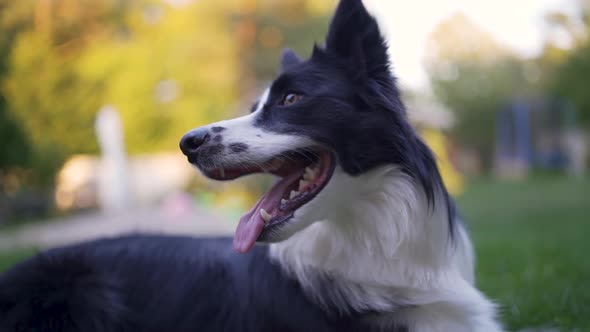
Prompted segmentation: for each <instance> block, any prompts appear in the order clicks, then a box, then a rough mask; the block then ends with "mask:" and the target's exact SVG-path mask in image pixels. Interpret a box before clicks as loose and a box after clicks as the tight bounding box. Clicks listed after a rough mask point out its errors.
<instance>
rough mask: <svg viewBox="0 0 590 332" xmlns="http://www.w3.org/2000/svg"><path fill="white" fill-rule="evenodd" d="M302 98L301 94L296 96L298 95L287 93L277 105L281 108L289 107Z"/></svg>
mask: <svg viewBox="0 0 590 332" xmlns="http://www.w3.org/2000/svg"><path fill="white" fill-rule="evenodd" d="M302 98H303V95H302V94H298V93H293V92H291V93H287V94H286V95H285V97H283V100H281V102H280V103H279V105H281V106H291V105H293V104H295V103H297V102H298V101H300V100H301V99H302Z"/></svg>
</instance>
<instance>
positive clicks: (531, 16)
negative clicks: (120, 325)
mask: <svg viewBox="0 0 590 332" xmlns="http://www.w3.org/2000/svg"><path fill="white" fill-rule="evenodd" d="M335 4H336V1H334V0H324V1H320V0H231V1H214V0H19V1H15V0H0V270H2V269H5V268H6V267H8V266H9V265H10V264H12V263H14V262H16V261H18V260H20V259H23V258H24V257H27V256H28V255H31V254H32V253H34V252H36V251H37V250H39V249H43V248H47V247H52V246H56V245H62V244H67V243H72V242H76V241H81V240H85V239H89V238H95V237H98V236H105V235H113V234H119V233H124V232H130V231H155V232H165V233H175V234H199V235H210V234H231V233H232V232H233V230H234V226H235V224H236V222H237V219H238V217H239V215H240V214H241V213H242V212H244V211H245V210H247V209H248V208H249V206H250V205H251V204H252V202H254V201H255V200H256V198H257V197H258V194H259V193H260V192H261V190H262V189H263V188H265V187H266V186H267V184H268V179H266V178H264V177H257V176H254V177H251V178H247V179H240V180H238V181H234V182H232V183H212V182H211V181H207V180H205V179H204V178H203V177H202V176H200V175H199V174H198V173H197V172H196V171H195V170H194V169H192V168H191V167H190V166H189V165H188V163H187V162H186V160H185V159H184V158H183V157H182V156H181V153H180V151H179V149H178V141H179V139H180V137H181V136H182V135H183V134H184V133H185V132H186V131H188V130H189V129H191V128H194V127H197V126H200V125H203V124H206V123H209V122H212V121H218V120H221V119H225V118H229V117H233V116H237V115H240V114H245V113H246V112H247V111H248V109H249V106H250V104H251V102H253V101H254V99H255V98H256V96H257V95H258V93H260V92H261V91H262V89H263V88H264V86H265V85H266V84H267V83H268V82H269V80H271V79H272V78H273V76H274V75H276V73H277V68H278V61H279V54H280V50H281V48H283V47H287V46H288V47H291V48H293V49H294V50H296V51H297V52H298V53H299V54H300V55H303V56H308V55H309V54H310V52H311V49H312V46H313V43H314V42H320V43H321V42H322V41H323V37H324V35H325V32H326V30H327V26H328V23H329V19H330V16H331V13H332V10H333V8H334V6H335ZM365 4H366V5H367V7H368V8H369V9H370V11H372V12H373V13H374V14H375V15H376V17H377V18H378V20H379V22H380V24H381V26H382V29H383V33H384V34H385V36H386V37H387V39H388V40H389V44H390V45H391V49H390V53H391V58H392V61H393V67H394V70H395V73H396V75H397V76H398V77H399V82H400V84H401V88H402V90H403V93H404V95H405V101H406V103H407V106H408V110H409V115H410V118H411V120H412V123H413V124H414V125H415V126H416V128H417V129H418V130H419V131H420V133H421V134H422V135H423V137H424V139H425V140H426V141H427V143H428V144H429V145H430V146H431V147H432V148H433V150H434V151H435V153H436V154H437V156H438V160H439V166H440V168H441V170H442V173H443V177H444V180H445V182H446V184H447V186H448V187H449V188H450V191H451V192H452V194H453V195H454V196H455V197H456V199H457V200H458V203H459V206H460V208H461V210H462V212H463V214H464V216H465V218H466V219H467V224H468V226H469V228H470V229H471V232H472V236H473V237H474V241H475V243H476V247H477V251H478V260H479V262H478V279H479V281H478V282H479V285H480V287H481V288H482V290H483V291H484V292H485V293H486V294H488V295H489V296H490V297H492V298H494V299H495V300H497V302H498V304H499V305H500V307H501V312H502V319H503V321H504V322H505V323H506V325H507V327H508V328H509V329H510V330H514V331H516V330H518V331H590V305H589V304H590V287H589V286H588V285H587V281H588V280H590V260H589V259H588V258H587V256H586V253H587V250H588V249H589V246H588V245H586V243H587V242H586V241H587V239H586V235H587V234H590V217H589V215H590V180H589V179H588V177H587V173H588V165H589V162H590V153H589V152H590V129H589V128H590V83H589V79H590V1H588V0H577V1H576V0H519V1H509V0H478V1H469V0H438V1H428V0H414V1H411V2H407V1H402V0H365Z"/></svg>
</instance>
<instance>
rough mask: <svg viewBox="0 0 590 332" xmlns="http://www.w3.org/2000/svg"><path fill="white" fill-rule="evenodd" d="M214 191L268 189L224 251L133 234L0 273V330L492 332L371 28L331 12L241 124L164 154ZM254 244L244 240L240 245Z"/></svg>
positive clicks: (203, 243)
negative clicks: (238, 183) (249, 185)
mask: <svg viewBox="0 0 590 332" xmlns="http://www.w3.org/2000/svg"><path fill="white" fill-rule="evenodd" d="M180 147H181V150H182V152H183V153H184V154H185V155H186V156H187V157H188V160H189V162H190V163H192V164H193V165H195V166H196V167H197V168H198V169H199V170H200V171H201V172H202V173H203V174H204V175H206V176H207V177H209V178H211V179H215V180H231V179H235V178H238V177H241V176H244V175H248V174H252V173H269V174H273V175H275V176H277V177H278V180H277V182H276V184H274V186H273V187H272V188H270V189H269V190H268V192H266V193H265V194H264V195H263V196H262V197H261V198H260V199H259V201H258V202H257V203H256V204H255V206H254V207H253V208H252V209H251V210H250V211H249V212H247V213H246V214H245V215H244V216H243V217H242V218H241V219H240V222H239V224H238V226H237V230H236V233H235V236H234V238H233V245H232V240H231V239H224V238H210V239H196V238H189V237H171V236H156V235H154V236H150V235H134V236H126V237H120V238H114V239H104V240H98V241H95V242H88V243H83V244H79V245H75V246H70V247H65V248H59V249H53V250H49V251H46V252H44V253H41V254H39V255H37V256H36V257H33V258H31V259H29V260H28V261H25V262H23V263H20V264H18V265H16V266H15V267H13V268H12V269H11V270H9V271H7V272H6V273H5V274H4V275H3V276H2V277H0V331H66V332H67V331H82V332H93V331H102V332H110V331H154V332H168V331H277V332H278V331H281V332H282V331H409V332H413V331H418V332H432V331H440V332H462V331H465V332H474V331H484V332H493V331H501V330H502V328H501V326H500V325H499V323H498V322H497V321H496V319H495V307H494V305H493V304H492V303H491V302H490V301H489V300H487V299H486V298H485V297H484V295H482V293H480V292H479V291H478V290H477V289H476V288H475V287H474V280H473V279H474V276H473V269H474V267H473V261H474V258H473V250H472V246H471V244H470V240H469V238H468V235H467V233H466V231H465V229H464V227H463V226H462V225H461V223H460V222H459V221H458V217H457V215H456V213H455V209H454V205H453V202H452V201H451V199H450V198H449V195H448V194H447V191H446V189H445V187H444V185H443V182H442V180H441V177H440V174H439V172H438V170H437V166H436V162H435V158H434V156H433V154H432V152H431V151H430V150H429V149H428V147H427V146H426V145H425V144H424V143H423V142H422V141H421V140H420V138H419V137H418V136H417V135H416V133H415V132H414V130H413V129H412V127H411V126H410V124H409V123H408V121H407V118H406V114H405V110H404V106H403V104H402V102H401V100H400V95H399V92H398V90H397V88H396V84H395V79H394V78H393V77H392V75H391V73H390V68H389V62H388V56H387V47H386V45H385V42H384V40H383V38H382V36H381V34H380V31H379V28H378V25H377V22H376V21H375V19H374V18H373V17H371V16H370V15H369V13H368V12H367V11H366V9H365V8H364V7H363V4H362V2H361V0H341V1H340V4H339V5H338V8H337V10H336V13H335V15H334V17H333V20H332V22H331V24H330V28H329V32H328V35H327V38H326V42H325V45H324V46H321V47H320V46H316V47H314V50H313V53H312V55H311V57H310V58H309V59H306V60H302V59H300V58H299V57H298V56H297V55H295V54H294V53H293V52H292V51H284V52H283V55H282V70H281V73H280V75H279V76H278V77H277V78H276V79H275V80H274V81H273V82H272V84H271V85H270V86H269V88H268V89H267V90H266V91H265V92H264V94H263V95H262V96H261V97H260V99H259V100H258V101H257V102H256V103H255V104H254V106H253V107H252V112H251V113H250V114H249V115H246V116H243V117H239V118H236V119H233V120H227V121H222V122H218V123H214V124H211V125H208V126H204V127H201V128H197V129H194V130H192V131H190V132H189V133H187V134H186V135H185V136H184V137H183V138H182V140H181V142H180ZM256 243H258V244H256Z"/></svg>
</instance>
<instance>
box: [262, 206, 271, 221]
mask: <svg viewBox="0 0 590 332" xmlns="http://www.w3.org/2000/svg"><path fill="white" fill-rule="evenodd" d="M260 216H261V217H262V220H264V223H265V224H266V223H268V222H269V221H270V214H268V212H266V210H265V209H260Z"/></svg>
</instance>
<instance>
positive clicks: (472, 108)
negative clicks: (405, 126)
mask: <svg viewBox="0 0 590 332" xmlns="http://www.w3.org/2000/svg"><path fill="white" fill-rule="evenodd" d="M429 48H430V52H431V53H430V55H431V56H430V58H429V59H428V60H427V68H428V72H429V76H430V79H431V84H432V87H433V90H434V92H435V94H436V96H437V97H438V98H439V99H440V100H441V101H442V102H443V103H444V104H445V105H446V106H447V107H449V109H450V110H451V111H453V112H454V114H455V116H456V125H455V126H454V127H453V128H452V129H451V134H452V136H453V138H454V139H455V140H456V141H457V142H459V143H461V144H462V145H463V146H468V147H471V148H476V149H477V150H478V151H480V152H481V153H482V157H483V158H484V163H485V165H486V166H488V167H489V166H490V165H491V158H492V152H493V145H494V122H495V118H496V114H497V112H498V111H499V110H501V109H502V107H504V106H505V105H506V103H508V102H510V101H511V100H512V99H513V98H514V97H517V96H524V95H526V94H528V93H529V90H530V85H531V84H530V82H529V81H528V80H527V77H526V70H525V69H526V66H527V65H531V64H528V63H526V62H524V61H521V60H519V59H518V58H516V57H515V56H514V55H512V54H511V53H510V52H509V51H508V50H507V49H505V48H503V47H502V46H501V45H499V44H498V43H497V42H496V41H495V40H494V39H493V38H491V37H490V36H489V35H488V34H487V33H486V32H484V31H483V30H481V29H479V28H478V27H477V26H476V25H475V24H474V23H473V22H471V21H470V20H469V19H468V18H467V17H465V16H463V15H456V16H453V17H451V18H450V19H449V20H448V21H446V22H443V23H442V24H441V25H440V26H439V27H438V28H437V29H436V30H435V31H434V33H433V34H432V36H431V38H430V44H429Z"/></svg>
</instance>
